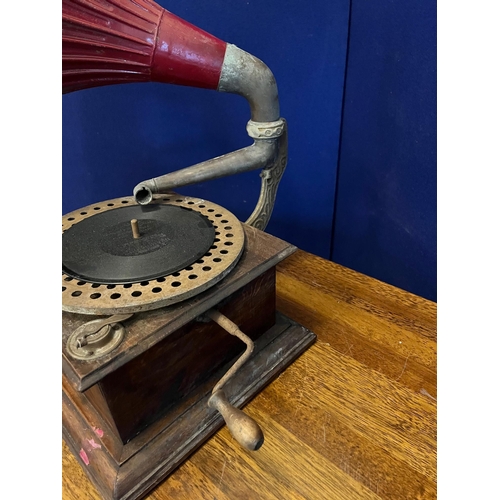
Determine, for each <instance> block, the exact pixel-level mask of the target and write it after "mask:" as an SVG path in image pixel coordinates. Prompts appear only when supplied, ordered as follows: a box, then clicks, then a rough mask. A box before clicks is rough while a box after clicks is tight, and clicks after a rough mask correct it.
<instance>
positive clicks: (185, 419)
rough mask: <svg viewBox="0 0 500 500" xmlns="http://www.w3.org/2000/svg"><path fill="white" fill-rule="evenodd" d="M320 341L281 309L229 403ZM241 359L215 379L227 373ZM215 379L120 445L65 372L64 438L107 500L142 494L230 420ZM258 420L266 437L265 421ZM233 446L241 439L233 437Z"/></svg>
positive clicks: (242, 400)
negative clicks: (217, 403)
mask: <svg viewBox="0 0 500 500" xmlns="http://www.w3.org/2000/svg"><path fill="white" fill-rule="evenodd" d="M315 339H316V336H315V335H314V334H313V333H312V332H310V331H309V330H307V329H306V328H304V327H302V326H300V325H298V324H296V323H294V322H293V321H292V320H290V319H288V318H287V317H285V316H283V315H281V314H279V313H277V315H276V323H275V325H274V326H272V327H271V328H269V329H268V330H267V331H266V332H264V333H263V334H261V335H260V336H259V337H258V338H257V339H256V341H255V350H254V352H253V354H252V357H251V358H250V360H248V361H247V362H246V363H245V364H244V365H243V367H242V368H240V370H238V372H237V373H236V374H235V375H234V377H233V378H231V379H230V381H229V382H228V383H227V385H225V386H224V391H225V392H226V395H227V396H228V399H229V401H230V402H231V403H232V404H233V405H235V406H237V407H239V408H241V407H242V406H244V405H245V404H246V403H247V402H248V401H249V400H250V399H251V398H252V397H254V396H255V395H256V394H257V393H258V392H259V391H260V390H262V389H263V387H264V386H265V385H266V384H268V383H269V382H270V381H271V380H272V379H273V378H274V377H276V376H277V375H278V374H280V373H281V372H282V371H283V370H284V369H285V368H286V367H287V366H288V365H289V364H291V363H292V361H293V360H295V359H296V358H297V357H298V356H300V354H301V353H302V352H304V351H305V350H306V349H307V348H308V347H309V346H310V345H311V344H312V343H313V342H314V341H315ZM237 357H238V356H236V358H235V359H232V360H231V361H230V362H228V363H226V364H225V365H224V366H222V367H220V368H219V369H218V370H217V372H216V373H214V374H213V378H214V379H216V378H220V377H221V376H222V375H223V374H224V373H225V372H226V370H227V369H228V368H229V367H230V366H231V365H232V364H233V362H234V361H235V360H236V359H237ZM211 384H212V381H211V380H210V381H209V382H207V383H203V384H201V385H200V386H199V387H198V388H197V389H195V390H194V391H193V392H191V393H190V394H189V396H188V397H186V398H185V399H184V400H183V401H182V404H180V405H178V406H177V408H176V409H172V410H170V411H169V413H167V414H166V415H164V416H163V417H162V418H160V419H158V420H157V421H156V422H154V423H152V424H151V425H150V426H149V427H148V428H147V429H146V430H144V431H142V432H140V433H139V434H137V436H135V437H133V438H132V439H130V440H129V441H128V442H127V443H125V444H124V445H122V446H120V444H122V443H120V440H119V439H118V437H119V436H117V433H116V429H113V426H112V425H110V422H109V417H108V418H106V416H105V415H103V413H102V412H100V411H99V410H98V409H97V408H98V405H96V404H95V402H94V404H92V403H91V401H90V400H89V398H88V396H87V395H86V394H85V392H78V391H77V390H75V389H74V387H73V386H72V384H71V383H70V382H69V381H68V379H67V378H66V377H65V376H63V436H64V438H65V440H66V442H67V444H68V446H69V447H70V448H71V450H72V452H73V453H74V454H75V456H76V457H77V458H78V460H79V462H80V464H81V466H82V467H83V469H84V470H85V472H86V473H87V475H88V477H89V478H90V479H91V481H92V482H93V483H94V484H95V486H96V488H97V489H98V490H99V492H100V493H101V495H102V496H103V498H104V499H106V500H108V499H121V500H125V499H127V500H132V499H138V498H140V497H142V496H143V495H144V494H146V493H147V492H148V491H149V490H151V489H152V488H154V487H155V486H156V485H157V484H158V483H160V482H161V481H163V480H164V479H165V478H166V477H167V476H168V475H169V474H170V473H171V472H172V471H173V470H174V469H175V468H176V467H177V466H178V465H179V464H180V463H182V462H183V461H184V460H185V459H186V458H187V457H188V456H189V454H190V453H192V452H193V451H194V450H195V449H197V448H198V447H199V446H200V445H202V444H203V442H204V441H206V440H207V439H208V438H209V437H210V436H211V435H213V434H214V433H215V432H216V431H217V430H218V429H219V428H220V427H221V426H222V425H223V424H224V421H223V420H222V417H221V416H220V415H219V413H218V412H217V411H216V410H213V409H211V408H209V407H208V405H207V402H208V398H209V397H210V393H211V387H212V385H211ZM172 412H174V413H172ZM173 414H174V415H175V417H172V415H173ZM258 423H259V425H260V426H261V428H262V429H263V431H264V435H265V433H266V422H258ZM234 446H239V444H238V443H237V442H236V441H234ZM263 446H266V443H265V442H264V445H263ZM255 453H259V452H258V451H257V452H255Z"/></svg>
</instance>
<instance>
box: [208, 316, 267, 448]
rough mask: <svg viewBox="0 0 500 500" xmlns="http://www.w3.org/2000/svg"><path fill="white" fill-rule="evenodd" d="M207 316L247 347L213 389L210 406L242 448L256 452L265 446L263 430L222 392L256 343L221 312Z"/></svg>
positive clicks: (209, 401)
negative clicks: (219, 415)
mask: <svg viewBox="0 0 500 500" xmlns="http://www.w3.org/2000/svg"><path fill="white" fill-rule="evenodd" d="M205 315H206V316H207V317H209V318H210V319H211V320H212V321H215V323H217V324H218V325H219V326H220V327H221V328H223V329H224V330H226V331H227V332H228V333H230V334H231V335H234V336H236V337H238V338H239V339H240V340H241V341H243V342H244V343H245V344H246V346H247V348H246V350H245V352H244V353H243V354H242V355H241V356H240V358H239V359H238V360H237V361H236V363H234V365H233V366H232V367H231V368H230V369H229V370H228V371H227V372H226V374H225V375H224V376H223V377H222V378H221V379H220V380H219V382H217V384H216V385H215V387H214V388H213V390H212V396H211V397H210V399H209V400H208V406H209V407H210V408H215V409H216V410H218V411H219V413H220V414H221V415H222V418H223V419H224V421H225V422H226V425H227V427H228V429H229V431H230V432H231V434H232V435H233V437H234V439H236V441H238V443H240V445H241V446H243V447H244V448H246V449H247V450H250V451H256V450H258V449H259V448H260V447H261V446H262V445H263V444H264V433H263V432H262V429H261V428H260V427H259V424H257V422H256V421H255V420H254V419H253V418H251V417H249V416H248V415H246V414H245V413H243V412H242V411H241V410H239V409H238V408H236V407H234V406H233V405H231V404H230V403H229V401H228V399H227V397H226V394H225V393H224V391H223V390H222V387H223V385H224V384H226V383H227V381H228V380H229V379H230V378H231V377H232V376H233V375H234V374H235V373H236V371H237V370H238V369H239V368H240V367H241V366H242V365H243V364H244V363H245V361H247V359H248V358H249V357H250V356H251V354H252V352H253V349H254V343H253V341H252V339H251V338H250V337H248V336H247V335H245V334H244V333H243V332H242V331H241V330H240V329H239V328H238V326H237V325H236V324H235V323H233V322H232V321H231V320H230V319H229V318H227V317H226V316H224V315H223V314H222V313H220V312H219V311H216V310H214V309H211V310H209V311H207V312H206V313H205Z"/></svg>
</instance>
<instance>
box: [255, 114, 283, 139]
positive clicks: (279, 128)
mask: <svg viewBox="0 0 500 500" xmlns="http://www.w3.org/2000/svg"><path fill="white" fill-rule="evenodd" d="M284 130H285V120H284V119H283V118H280V119H279V120H277V121H274V122H254V121H253V120H249V121H248V123H247V133H248V135H249V136H250V137H252V138H253V139H275V138H276V137H279V136H280V135H281V134H283V131H284Z"/></svg>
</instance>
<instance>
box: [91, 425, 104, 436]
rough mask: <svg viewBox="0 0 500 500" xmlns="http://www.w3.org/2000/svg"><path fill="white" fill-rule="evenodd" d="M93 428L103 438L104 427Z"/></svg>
mask: <svg viewBox="0 0 500 500" xmlns="http://www.w3.org/2000/svg"><path fill="white" fill-rule="evenodd" d="M92 429H93V430H94V432H95V433H96V434H97V435H98V436H99V437H100V438H102V437H103V436H104V432H103V431H102V429H99V428H97V427H92Z"/></svg>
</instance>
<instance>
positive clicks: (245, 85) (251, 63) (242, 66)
mask: <svg viewBox="0 0 500 500" xmlns="http://www.w3.org/2000/svg"><path fill="white" fill-rule="evenodd" d="M217 90H218V91H219V92H229V93H232V94H239V95H241V96H243V97H244V98H245V99H246V100H247V101H248V103H249V104H250V113H251V119H252V121H254V122H273V121H276V120H279V118H280V105H279V100H278V86H277V85H276V79H275V78H274V75H273V73H272V71H271V70H270V69H269V68H268V66H267V65H266V64H265V63H263V62H262V61H261V60H260V59H258V58H257V57H254V56H252V55H251V54H249V53H248V52H245V51H244V50H241V49H239V48H238V47H236V45H231V44H229V43H228V44H227V48H226V54H225V56H224V62H223V64H222V71H221V75H220V80H219V86H218V88H217Z"/></svg>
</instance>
